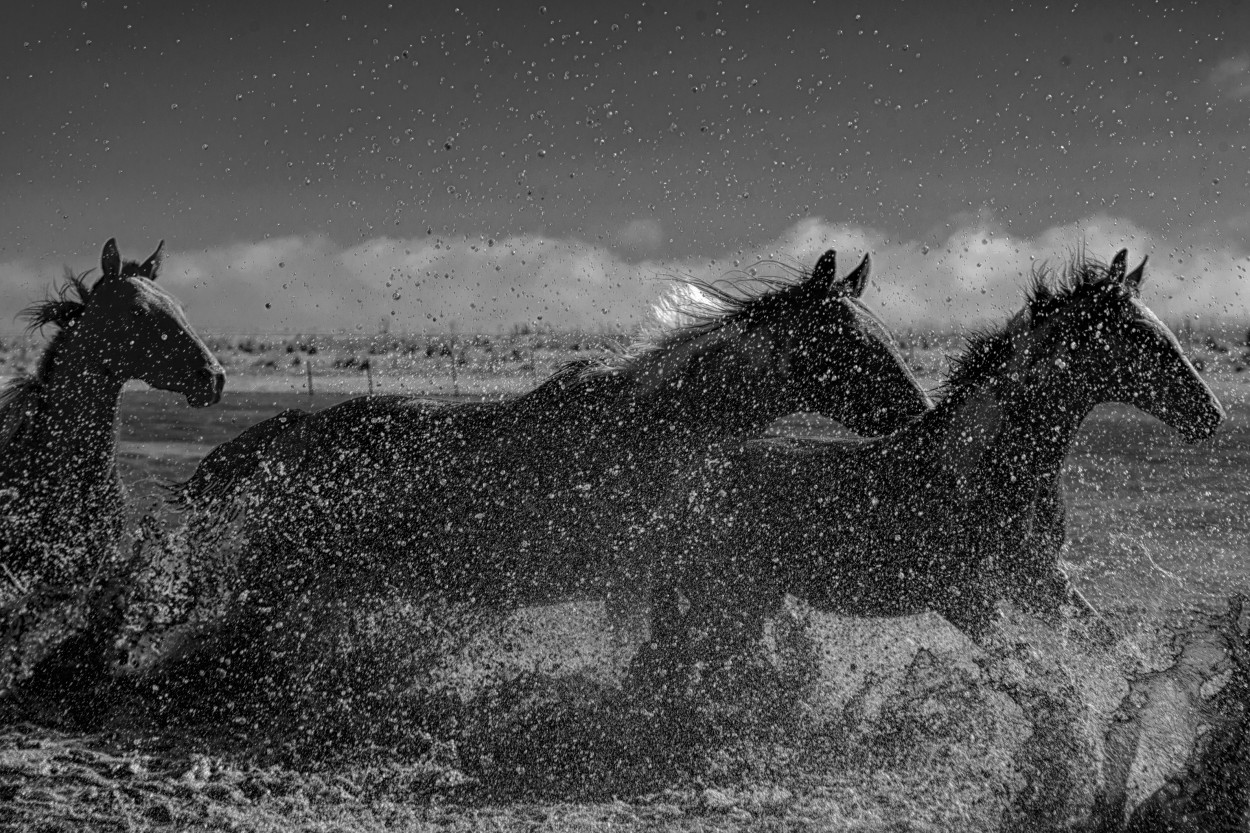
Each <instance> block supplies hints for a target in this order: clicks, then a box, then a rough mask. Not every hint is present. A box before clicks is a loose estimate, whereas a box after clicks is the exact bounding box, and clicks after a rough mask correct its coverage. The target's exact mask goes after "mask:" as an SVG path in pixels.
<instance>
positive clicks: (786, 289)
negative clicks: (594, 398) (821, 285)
mask: <svg viewBox="0 0 1250 833" xmlns="http://www.w3.org/2000/svg"><path fill="white" fill-rule="evenodd" d="M765 262H767V263H770V264H773V265H776V266H779V267H780V268H781V269H782V270H784V274H782V275H770V276H758V275H751V274H748V273H744V272H738V273H737V274H738V275H740V276H742V277H741V278H740V279H738V280H727V279H726V278H718V279H716V280H704V279H702V278H696V277H694V276H691V275H673V276H669V278H668V280H669V281H670V282H671V283H672V284H673V286H672V288H670V289H669V291H668V292H667V293H666V294H665V295H664V296H663V297H662V298H661V299H660V301H659V303H657V304H656V305H655V307H654V308H653V313H652V319H653V323H652V325H651V326H650V327H644V328H643V331H642V334H641V336H640V337H639V339H638V340H637V341H635V342H633V343H632V344H630V345H629V346H628V347H613V348H610V349H611V352H609V353H608V355H606V356H602V357H599V358H593V359H589V358H587V359H574V360H573V361H570V362H566V363H564V364H563V365H561V366H560V367H559V368H558V369H557V370H556V371H555V372H554V373H553V374H551V376H549V377H547V378H546V379H545V380H543V382H542V383H541V384H540V385H539V386H538V387H536V388H535V389H534V390H533V391H532V393H536V392H538V391H539V390H543V389H546V388H547V387H548V386H551V385H558V386H563V385H565V384H568V383H576V382H582V381H586V380H587V379H589V378H592V377H596V376H605V375H614V374H617V373H621V372H625V371H627V370H628V369H629V368H631V367H632V366H633V365H635V364H637V363H638V362H639V361H641V360H642V359H645V358H647V357H650V356H652V355H654V354H655V353H656V352H658V351H660V350H665V349H670V348H673V347H678V346H680V345H682V344H685V343H686V342H688V341H691V340H693V339H696V338H699V337H700V336H704V335H707V334H709V333H713V332H716V331H717V330H721V329H723V328H725V327H727V326H729V325H730V324H732V323H734V322H737V321H750V320H752V319H754V318H757V317H763V316H766V315H769V314H776V313H778V312H779V311H781V310H784V309H787V308H789V307H791V306H794V305H796V304H797V303H799V302H800V301H801V300H802V287H803V284H804V283H805V282H806V281H807V279H808V278H810V277H811V276H812V272H811V269H807V268H804V267H799V266H790V265H789V264H785V263H781V262H779V261H765ZM730 274H731V275H732V274H734V273H730Z"/></svg>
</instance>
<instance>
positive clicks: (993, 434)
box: [943, 374, 1096, 500]
mask: <svg viewBox="0 0 1250 833" xmlns="http://www.w3.org/2000/svg"><path fill="white" fill-rule="evenodd" d="M1000 382H1001V383H1000V384H984V385H982V386H980V387H979V388H977V389H976V390H974V391H970V392H968V393H967V394H965V395H963V396H960V397H959V398H958V400H957V401H956V402H953V403H949V407H948V408H945V409H943V410H945V411H947V413H946V419H945V420H943V422H944V433H945V435H946V439H947V441H949V443H950V446H951V448H954V449H962V448H966V447H967V443H966V441H965V442H961V440H964V438H966V437H969V436H971V438H972V440H973V443H974V444H975V445H974V447H975V448H976V449H977V450H976V452H975V453H973V454H967V453H964V454H963V458H962V459H964V460H965V461H966V462H967V463H968V466H969V469H970V470H972V469H975V470H976V471H977V473H978V474H979V477H980V479H981V480H982V482H988V483H989V484H990V486H991V487H993V488H997V487H1004V488H1006V487H1011V488H1013V489H1016V490H1018V491H1019V492H1020V494H1021V495H1022V498H1023V499H1026V500H1030V499H1031V495H1032V494H1033V493H1034V492H1035V491H1036V489H1037V488H1038V487H1041V486H1044V485H1045V484H1048V483H1052V482H1054V481H1055V480H1056V479H1057V478H1058V477H1059V473H1060V471H1061V469H1062V467H1063V462H1064V459H1065V458H1066V457H1067V454H1068V449H1069V448H1070V447H1071V446H1072V442H1073V440H1074V439H1075V438H1076V432H1077V430H1078V429H1079V428H1080V427H1081V423H1082V422H1083V421H1084V419H1085V417H1086V415H1087V414H1088V413H1089V412H1090V410H1091V409H1092V408H1093V406H1094V404H1096V403H1093V402H1090V401H1087V397H1085V396H1084V395H1083V393H1082V392H1083V390H1084V386H1083V385H1081V384H1079V382H1078V380H1073V379H1070V378H1068V377H1067V374H1052V375H1051V376H1050V377H1048V378H1047V379H1045V380H1044V381H1043V382H1042V383H1041V384H1034V385H1030V384H1029V383H1028V382H1025V381H1020V382H1007V381H1004V380H1000ZM944 404H947V403H944ZM960 453H961V452H956V454H957V455H958V454H960Z"/></svg>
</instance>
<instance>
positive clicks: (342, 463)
mask: <svg viewBox="0 0 1250 833" xmlns="http://www.w3.org/2000/svg"><path fill="white" fill-rule="evenodd" d="M868 270H869V263H868V258H866V257H865V258H864V261H863V262H862V263H861V264H860V265H859V267H858V268H856V269H855V270H854V271H853V272H852V273H851V274H850V275H848V276H847V277H846V278H844V279H842V280H838V279H837V277H836V275H835V271H834V253H833V252H832V251H830V252H828V253H826V254H825V255H824V256H823V257H822V258H821V259H820V261H819V262H818V263H817V264H816V267H815V268H814V269H813V270H812V272H811V273H810V274H805V275H802V276H801V280H798V281H794V280H784V279H771V280H770V281H768V282H766V283H764V284H763V287H764V290H763V291H748V290H744V289H743V288H742V287H741V285H739V286H726V285H722V284H707V283H693V282H692V283H688V284H685V285H684V286H685V288H686V289H688V290H690V291H691V292H692V293H693V297H694V299H695V300H694V302H693V303H687V304H685V305H684V307H683V313H684V314H685V316H686V318H685V321H684V323H683V324H681V325H680V326H675V327H672V328H670V329H668V330H667V331H666V332H664V333H663V334H662V335H660V336H659V337H657V338H656V339H655V340H653V342H652V343H649V344H645V345H642V346H640V347H638V348H636V349H634V350H632V351H630V352H629V353H628V354H626V355H624V356H618V357H616V358H615V359H613V360H607V361H602V362H583V363H578V364H574V365H570V366H568V367H566V368H565V369H563V370H562V371H560V372H557V373H556V374H555V375H554V376H552V377H551V378H550V379H548V380H547V381H546V382H544V383H543V384H541V385H540V386H538V387H537V388H536V389H534V390H533V391H531V392H529V393H527V394H525V395H522V396H519V397H516V398H513V399H509V400H505V401H499V402H489V403H466V404H456V405H443V404H438V403H431V402H429V401H424V400H421V399H417V398H413V397H406V396H378V397H363V398H358V399H354V400H351V401H348V402H345V403H342V404H341V405H337V406H335V407H332V408H328V409H326V410H324V411H320V412H318V413H315V414H311V415H306V414H301V413H298V412H287V413H285V414H282V415H279V416H278V417H274V418H273V419H271V420H268V421H266V422H264V423H261V424H260V425H258V426H255V427H254V428H252V429H249V430H248V431H246V432H244V434H243V435H241V436H240V437H239V438H237V439H235V440H232V441H231V442H229V443H226V444H225V445H223V446H222V447H220V448H218V449H216V450H215V451H214V452H212V454H210V455H209V456H208V457H207V458H206V459H205V460H204V462H203V463H202V464H201V465H200V467H199V469H198V470H197V472H196V474H195V476H194V477H193V478H192V479H191V480H190V481H189V482H188V483H186V484H185V485H184V486H183V487H182V489H181V498H182V499H183V500H184V501H185V502H187V503H188V504H190V505H191V506H193V507H200V508H201V509H206V510H207V517H208V519H209V520H208V523H209V525H210V526H211V525H212V524H214V523H216V522H217V520H218V519H221V518H222V517H223V516H224V515H226V514H231V513H235V512H241V513H242V518H243V528H244V532H245V533H246V535H245V537H246V539H248V540H249V541H250V547H249V549H248V552H249V553H250V554H249V555H247V556H246V557H245V558H244V561H245V562H249V561H250V563H251V565H252V566H251V567H247V566H246V564H245V566H244V569H245V571H250V573H249V574H250V575H251V576H253V578H250V579H249V580H248V582H247V586H248V588H249V593H250V595H251V597H252V598H255V599H257V600H258V601H259V600H260V599H261V597H262V596H263V595H264V592H263V590H262V589H261V588H263V587H264V586H266V585H267V584H268V583H269V582H268V581H266V580H265V579H263V578H261V579H257V578H254V577H255V576H264V575H266V574H268V575H270V576H271V578H272V581H274V582H277V583H276V584H274V585H273V595H274V598H275V601H276V600H277V599H280V598H283V597H290V596H291V595H292V594H293V593H294V592H295V589H296V586H297V584H298V581H299V580H298V579H295V578H292V576H303V577H304V579H303V580H306V581H322V582H328V583H331V584H336V585H337V587H336V590H339V589H343V588H346V587H349V586H352V582H351V581H349V577H350V576H351V575H353V574H356V575H358V576H359V575H372V576H373V577H375V578H377V577H379V576H384V577H385V578H384V579H383V580H384V581H386V582H387V583H388V584H389V585H390V586H395V585H396V584H399V585H402V586H403V587H405V588H407V592H415V593H416V594H417V595H418V596H421V595H425V596H430V597H436V598H439V599H443V600H451V601H471V602H472V603H473V605H474V606H476V607H481V608H498V607H503V606H506V605H508V604H514V603H525V602H527V601H533V600H540V599H551V598H559V597H566V596H567V595H569V594H584V593H586V592H588V591H590V592H597V593H598V594H599V595H600V596H601V597H602V596H611V595H612V593H611V592H610V590H609V589H608V588H628V587H630V586H631V580H632V579H633V578H634V577H635V576H637V575H639V574H640V573H641V572H642V571H641V570H640V569H639V568H638V560H639V556H638V555H637V554H636V553H635V552H634V551H633V550H632V540H633V538H634V532H635V531H636V528H637V526H638V525H639V524H640V523H642V521H643V519H644V518H645V516H646V510H647V507H648V506H649V503H650V501H651V500H652V499H653V498H654V497H655V496H657V495H658V494H661V493H662V491H663V484H664V483H665V482H666V480H667V479H668V478H669V477H671V475H672V474H673V473H674V472H676V471H678V470H680V469H681V468H682V467H684V466H686V465H689V463H690V462H692V461H693V460H695V459H698V458H699V457H700V456H702V455H703V454H705V453H706V451H707V450H708V449H709V448H710V447H712V446H713V445H714V444H715V443H718V442H722V441H724V440H727V439H731V438H740V437H750V436H759V435H761V434H762V433H763V431H764V429H765V427H766V426H768V424H769V423H770V422H772V421H773V420H774V419H776V418H778V417H780V416H783V415H785V414H789V413H793V412H796V411H809V412H819V413H822V414H825V415H826V416H828V417H830V418H832V419H835V420H837V421H839V422H841V423H843V424H845V425H846V426H847V427H849V428H850V429H852V430H855V431H858V432H865V433H870V434H880V433H882V432H886V431H890V430H893V429H895V428H897V427H898V426H900V425H902V424H904V423H906V422H908V421H910V420H912V419H914V418H916V417H917V416H919V415H920V414H923V413H925V412H926V411H927V410H928V408H929V407H930V403H929V400H928V398H927V397H926V396H925V394H924V392H923V391H922V390H921V389H920V387H919V386H918V385H917V383H916V381H915V380H914V379H913V378H912V376H911V374H910V373H909V372H908V370H907V367H906V365H905V364H904V362H903V359H902V357H901V356H900V355H899V353H898V350H897V348H896V347H895V345H894V343H893V340H892V339H891V337H890V335H889V333H888V332H887V331H886V329H885V327H884V326H883V325H882V324H881V323H880V322H879V321H878V320H877V319H876V318H875V316H873V315H872V314H871V313H870V312H869V311H868V310H867V309H866V308H865V307H864V306H863V305H862V304H861V303H860V302H859V300H858V297H859V296H860V294H861V293H862V292H863V290H864V287H865V285H866V283H867V280H868ZM278 553H284V554H285V555H284V556H282V557H279V556H278V555H277V554H278ZM284 559H286V560H285V561H284ZM358 571H360V572H358ZM293 582H294V583H293Z"/></svg>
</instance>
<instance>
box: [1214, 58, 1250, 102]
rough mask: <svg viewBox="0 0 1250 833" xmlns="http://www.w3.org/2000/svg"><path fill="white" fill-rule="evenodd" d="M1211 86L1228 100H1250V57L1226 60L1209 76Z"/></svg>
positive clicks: (1216, 66) (1217, 65)
mask: <svg viewBox="0 0 1250 833" xmlns="http://www.w3.org/2000/svg"><path fill="white" fill-rule="evenodd" d="M1209 80H1210V82H1211V84H1213V85H1214V86H1215V88H1216V89H1217V90H1219V91H1220V93H1221V94H1222V95H1223V96H1224V97H1226V98H1232V99H1236V100H1238V101H1245V100H1247V99H1250V55H1237V56H1235V57H1232V58H1225V59H1224V60H1223V61H1220V62H1219V63H1218V64H1216V65H1215V69H1213V70H1212V71H1211V75H1210V76H1209Z"/></svg>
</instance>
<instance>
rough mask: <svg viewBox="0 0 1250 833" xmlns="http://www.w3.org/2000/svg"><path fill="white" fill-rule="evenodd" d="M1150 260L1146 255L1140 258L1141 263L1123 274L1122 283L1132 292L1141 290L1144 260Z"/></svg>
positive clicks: (1143, 276)
mask: <svg viewBox="0 0 1250 833" xmlns="http://www.w3.org/2000/svg"><path fill="white" fill-rule="evenodd" d="M1147 260H1150V256H1149V255H1147V256H1146V257H1143V258H1142V259H1141V264H1139V265H1138V267H1137V268H1136V269H1134V270H1133V271H1132V272H1129V273H1128V274H1127V275H1125V276H1124V285H1125V286H1126V287H1128V288H1129V289H1130V290H1132V291H1133V292H1139V291H1141V282H1142V279H1143V278H1145V277H1146V261H1147Z"/></svg>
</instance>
